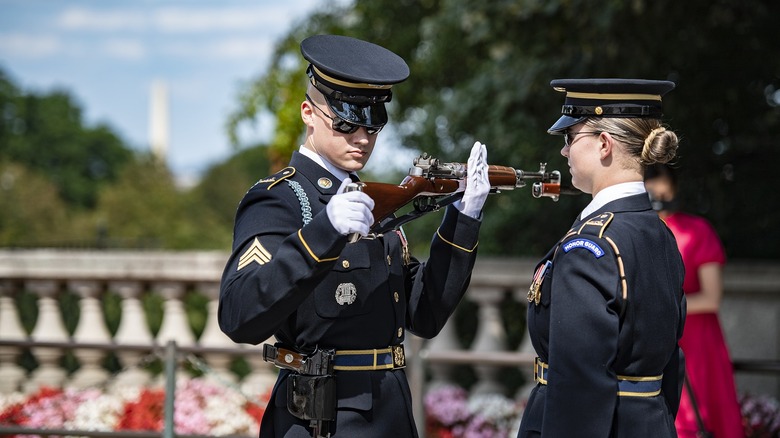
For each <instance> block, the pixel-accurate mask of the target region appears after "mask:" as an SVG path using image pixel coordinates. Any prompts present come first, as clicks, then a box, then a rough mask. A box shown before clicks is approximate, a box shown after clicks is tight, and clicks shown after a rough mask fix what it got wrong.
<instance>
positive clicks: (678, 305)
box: [518, 79, 685, 438]
mask: <svg viewBox="0 0 780 438" xmlns="http://www.w3.org/2000/svg"><path fill="white" fill-rule="evenodd" d="M551 85H552V86H553V87H554V89H555V90H557V91H561V92H564V93H566V98H565V103H564V105H563V111H562V112H563V115H562V116H561V117H560V119H558V121H557V122H555V124H554V125H553V126H552V127H551V128H550V129H549V131H548V132H549V133H550V134H556V135H563V136H564V137H563V138H564V147H563V149H562V150H561V154H562V155H563V156H564V157H566V159H567V160H568V164H569V169H570V172H571V175H572V184H573V185H574V186H575V187H577V188H578V189H580V190H582V191H583V192H585V193H590V194H591V195H592V196H593V199H592V201H591V202H590V204H588V205H587V206H586V207H585V209H584V210H583V211H582V213H580V215H579V216H578V217H577V219H576V220H575V221H574V225H573V226H572V227H571V229H570V230H569V231H568V232H567V233H566V234H565V235H564V236H563V238H561V239H560V241H559V242H558V243H557V244H556V245H555V246H554V247H553V248H552V249H551V250H550V251H549V252H548V253H547V255H545V256H544V258H543V259H542V260H541V262H540V263H539V264H538V265H537V268H536V272H535V275H534V277H533V281H532V284H531V287H530V289H529V291H528V301H529V306H528V331H529V334H530V337H531V342H532V343H533V346H534V349H535V350H536V353H537V354H538V358H537V359H536V361H535V364H534V374H535V377H534V378H535V380H536V382H537V385H536V387H535V388H534V389H533V391H532V392H531V395H530V398H529V400H528V405H527V407H526V409H525V412H524V414H523V419H522V423H521V427H520V431H519V434H518V436H519V437H538V436H542V437H545V438H559V437H560V438H564V437H565V438H569V437H578V438H580V437H600V438H606V437H632V438H636V437H639V438H643V437H653V438H659V437H660V438H664V437H675V436H677V435H676V432H675V428H674V418H675V415H676V412H677V407H678V401H679V396H680V390H681V384H682V380H681V378H682V375H683V373H684V371H683V363H682V356H681V352H680V349H679V348H678V340H679V339H680V336H681V335H682V332H683V324H684V322H685V298H684V296H683V292H682V283H683V275H684V272H683V264H682V259H681V257H680V253H679V252H678V250H677V245H676V243H675V239H674V236H673V235H672V233H671V231H669V229H668V228H667V227H666V225H665V224H664V222H663V221H661V220H660V219H659V218H658V217H657V214H655V212H654V211H653V209H652V207H651V205H650V201H649V198H648V195H647V193H646V192H645V188H644V186H643V183H642V179H643V178H642V176H643V172H644V167H645V166H647V165H650V164H653V163H657V162H661V163H665V162H668V161H670V160H672V159H673V158H674V157H675V154H676V149H677V136H676V135H675V134H674V133H673V132H672V131H671V130H669V129H667V128H666V127H665V126H664V125H662V123H661V116H662V106H661V99H662V96H663V95H664V94H666V93H667V92H668V91H670V90H672V88H674V84H673V83H672V82H667V81H650V80H628V79H562V80H554V81H552V83H551Z"/></svg>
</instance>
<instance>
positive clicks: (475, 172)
mask: <svg viewBox="0 0 780 438" xmlns="http://www.w3.org/2000/svg"><path fill="white" fill-rule="evenodd" d="M488 193H490V181H489V180H488V164H487V148H486V147H485V145H484V144H482V143H480V142H476V143H474V146H473V147H472V148H471V155H469V161H468V163H467V165H466V191H465V192H464V193H463V198H462V199H460V200H458V201H456V202H455V207H456V208H457V209H458V210H460V211H461V212H462V213H463V214H465V215H468V216H471V217H473V218H474V219H478V218H479V215H480V213H481V211H482V206H483V205H485V200H486V199H487V196H488Z"/></svg>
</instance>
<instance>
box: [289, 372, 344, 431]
mask: <svg viewBox="0 0 780 438" xmlns="http://www.w3.org/2000/svg"><path fill="white" fill-rule="evenodd" d="M287 410H288V411H290V413H291V414H292V415H294V416H296V417H298V418H300V419H302V420H315V421H333V420H335V419H336V378H335V377H334V376H333V375H327V376H307V375H303V374H296V373H292V374H290V376H289V377H288V378H287Z"/></svg>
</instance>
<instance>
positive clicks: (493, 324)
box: [469, 287, 506, 394]
mask: <svg viewBox="0 0 780 438" xmlns="http://www.w3.org/2000/svg"><path fill="white" fill-rule="evenodd" d="M469 297H470V298H471V299H472V300H474V301H475V302H476V303H477V304H478V305H479V311H478V317H477V323H478V326H477V335H476V338H475V339H474V343H473V344H472V346H471V351H472V352H479V353H483V352H484V353H492V352H496V351H505V350H506V330H505V329H504V323H503V321H502V320H501V311H500V304H501V300H502V299H503V298H504V290H503V289H500V288H492V287H476V288H472V289H471V292H470V295H469ZM500 369H501V368H500V367H498V366H495V365H474V371H476V373H477V376H478V378H479V381H478V382H477V383H476V384H475V385H474V387H473V388H472V390H471V392H472V393H474V394H491V393H502V392H503V391H504V386H503V385H501V383H500V382H499V381H498V373H499V371H500Z"/></svg>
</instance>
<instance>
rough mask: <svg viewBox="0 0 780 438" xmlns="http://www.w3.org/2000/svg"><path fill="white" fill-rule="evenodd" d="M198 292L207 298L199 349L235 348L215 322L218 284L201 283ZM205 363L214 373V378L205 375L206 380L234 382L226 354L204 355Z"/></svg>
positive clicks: (228, 355) (217, 304)
mask: <svg viewBox="0 0 780 438" xmlns="http://www.w3.org/2000/svg"><path fill="white" fill-rule="evenodd" d="M198 290H199V291H201V292H202V293H204V294H205V295H206V297H208V299H209V303H208V313H206V326H205V327H204V328H203V334H202V335H201V336H200V340H199V341H198V344H200V346H201V347H212V348H235V347H236V344H235V343H233V341H232V340H231V339H230V338H228V337H227V335H225V334H224V333H223V332H222V330H220V328H219V321H218V320H217V308H218V307H219V283H203V284H201V285H199V286H198ZM203 357H204V359H205V362H206V363H207V364H208V365H209V367H210V368H211V370H212V371H213V372H214V374H215V375H214V376H210V375H207V376H206V377H207V378H212V377H215V378H217V379H222V380H226V381H228V382H235V381H236V380H237V379H236V375H235V374H234V373H232V372H231V371H230V363H231V362H232V360H233V357H232V356H231V355H230V354H227V353H204V354H203Z"/></svg>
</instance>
